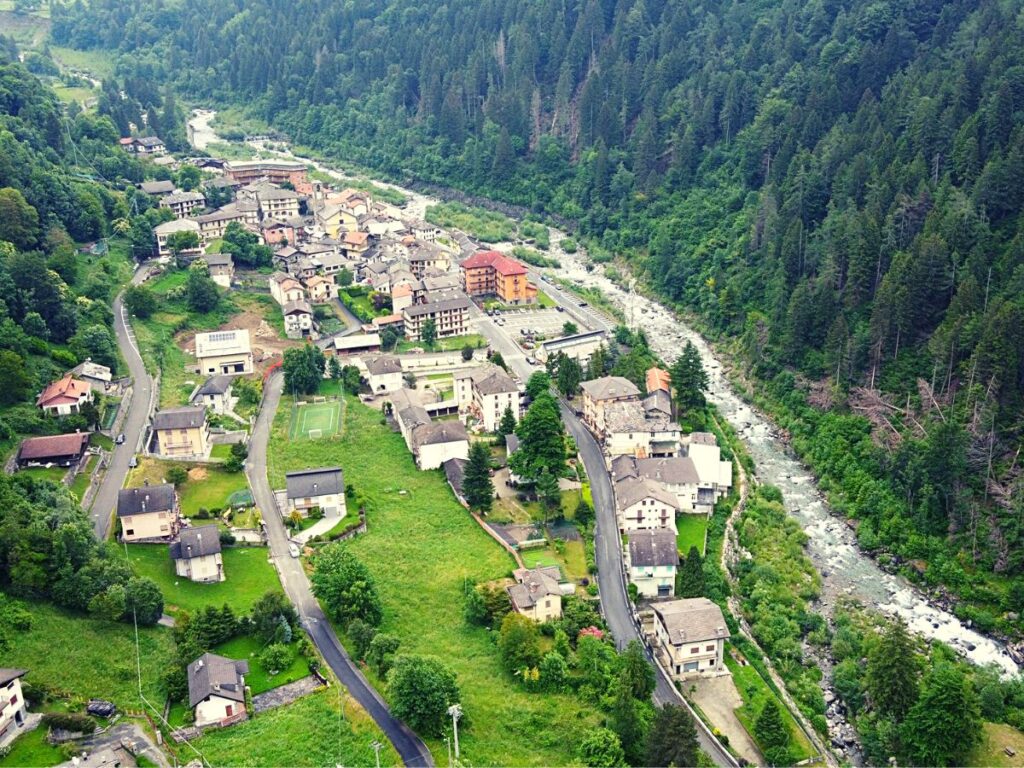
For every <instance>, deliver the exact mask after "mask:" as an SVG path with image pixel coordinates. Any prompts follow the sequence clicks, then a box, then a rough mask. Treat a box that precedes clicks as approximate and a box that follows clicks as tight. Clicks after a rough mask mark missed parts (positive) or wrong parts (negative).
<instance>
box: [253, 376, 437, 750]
mask: <svg viewBox="0 0 1024 768" xmlns="http://www.w3.org/2000/svg"><path fill="white" fill-rule="evenodd" d="M283 387H284V376H283V375H282V374H281V373H275V374H274V375H272V376H271V377H270V378H269V379H268V380H267V382H266V384H265V386H264V390H263V405H262V407H261V408H260V413H259V416H258V417H257V419H256V424H255V426H254V427H253V432H252V438H251V439H250V441H249V458H248V459H247V460H246V463H245V474H246V476H247V477H248V479H249V487H250V488H252V495H253V498H254V499H255V501H256V506H257V507H258V508H259V509H261V510H263V521H264V523H266V526H267V538H268V544H269V546H270V553H271V558H272V560H273V562H274V565H275V567H276V568H277V571H278V574H279V575H280V577H281V583H282V584H283V585H284V590H285V594H287V595H288V599H289V600H291V602H292V604H293V605H294V606H295V609H296V610H297V611H298V613H299V617H300V619H301V620H302V625H303V626H304V627H305V629H306V632H307V633H308V634H309V637H310V639H311V640H312V641H313V642H314V643H315V644H316V647H317V648H318V649H319V650H320V653H322V654H323V657H324V659H325V660H326V661H327V663H328V665H330V667H331V669H332V670H334V674H336V675H337V676H338V679H339V680H341V683H342V685H344V686H345V687H346V688H347V689H348V691H349V693H351V694H352V696H353V697H354V698H355V700H356V701H358V702H359V703H360V704H361V705H362V707H363V709H365V710H366V711H367V712H368V713H369V714H370V717H372V718H373V720H374V722H376V723H377V725H378V726H379V727H380V729H381V730H382V731H383V732H384V735H385V736H387V737H388V739H389V740H390V741H391V743H392V744H393V745H394V746H395V750H396V751H397V752H398V755H399V757H401V758H402V762H403V763H404V764H405V765H410V766H432V765H433V764H434V761H433V758H432V757H431V755H430V751H429V750H428V749H427V746H426V745H425V744H424V743H423V742H422V741H421V740H420V738H419V737H418V736H417V735H416V734H415V733H413V732H412V730H411V729H410V728H409V727H408V726H407V725H405V723H403V722H401V721H400V720H398V719H396V718H395V717H393V716H392V714H391V712H390V711H389V710H388V706H387V704H386V703H385V702H384V700H383V699H382V698H381V696H380V694H378V693H377V691H376V690H375V689H374V688H373V687H372V686H371V685H370V684H369V683H368V682H366V678H364V677H363V675H362V673H361V672H360V671H359V670H358V668H357V667H356V666H355V664H353V663H352V660H351V659H350V658H349V656H348V654H347V653H346V652H345V649H344V648H343V647H342V645H341V642H340V641H339V640H338V636H337V635H336V634H335V633H334V629H333V628H332V627H331V624H330V622H329V621H328V620H327V617H326V616H325V615H324V612H323V611H322V610H321V608H320V604H319V603H318V602H317V601H316V599H315V598H314V597H313V593H312V591H311V590H310V587H309V579H307V578H306V573H305V571H303V569H302V561H301V560H300V559H299V558H294V557H291V555H290V554H289V552H288V535H287V533H286V531H285V527H284V521H283V520H282V519H281V514H280V512H279V511H278V508H277V503H276V501H275V499H274V494H273V492H272V491H271V489H270V482H269V480H268V478H267V443H268V441H269V438H270V425H271V422H273V420H274V414H275V413H276V412H277V408H278V404H279V403H280V401H281V390H282V389H283Z"/></svg>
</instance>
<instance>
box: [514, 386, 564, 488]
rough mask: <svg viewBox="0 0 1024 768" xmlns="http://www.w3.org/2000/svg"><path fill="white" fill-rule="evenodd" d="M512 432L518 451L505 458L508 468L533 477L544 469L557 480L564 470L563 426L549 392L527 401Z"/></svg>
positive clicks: (520, 474)
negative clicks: (509, 457)
mask: <svg viewBox="0 0 1024 768" xmlns="http://www.w3.org/2000/svg"><path fill="white" fill-rule="evenodd" d="M516 435H517V436H518V437H519V450H518V451H516V452H515V453H513V454H512V458H511V459H510V460H509V466H510V467H511V468H512V471H513V472H515V473H516V474H517V475H519V476H520V477H523V478H526V479H527V480H536V479H538V478H539V477H540V474H541V472H542V471H545V470H546V471H547V472H548V474H549V475H551V476H552V477H553V478H554V479H555V480H556V481H557V479H558V478H559V477H561V476H562V474H563V473H564V471H565V425H564V424H562V417H561V415H560V414H559V412H558V405H557V404H556V403H555V399H554V398H553V397H552V396H551V395H550V394H548V393H547V392H545V393H543V394H541V395H539V396H538V397H537V398H536V399H535V400H534V401H533V402H532V403H531V404H530V407H529V408H528V409H527V410H526V414H525V415H524V416H523V418H522V419H521V420H520V422H519V424H518V425H517V426H516Z"/></svg>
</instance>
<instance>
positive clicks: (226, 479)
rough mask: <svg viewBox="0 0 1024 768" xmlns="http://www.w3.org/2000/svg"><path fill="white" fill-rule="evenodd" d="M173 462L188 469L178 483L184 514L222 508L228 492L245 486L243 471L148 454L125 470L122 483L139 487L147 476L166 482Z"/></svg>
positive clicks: (152, 479)
mask: <svg viewBox="0 0 1024 768" xmlns="http://www.w3.org/2000/svg"><path fill="white" fill-rule="evenodd" d="M175 465H177V466H183V467H185V468H186V469H188V473H189V474H188V479H187V480H186V481H185V482H184V483H182V484H181V485H180V486H178V499H179V502H180V504H181V512H182V514H183V515H185V516H186V517H193V516H195V514H196V513H197V512H198V511H199V510H200V509H201V508H202V509H222V508H223V507H224V506H226V505H227V502H228V498H229V497H230V496H231V494H233V493H236V492H238V491H244V490H247V489H248V488H249V484H248V482H247V481H246V479H245V473H243V472H228V471H226V470H224V469H221V468H220V467H216V466H212V465H209V464H204V465H201V466H194V467H193V466H191V465H189V464H187V463H181V462H174V461H161V460H159V459H153V458H149V457H144V458H142V459H139V466H137V467H135V469H133V470H131V472H129V473H128V480H127V482H126V483H125V487H127V488H140V487H142V486H143V485H144V484H145V483H146V481H147V480H148V481H149V484H150V485H159V484H160V483H163V482H166V480H165V478H166V477H167V470H168V469H170V468H171V467H172V466H175Z"/></svg>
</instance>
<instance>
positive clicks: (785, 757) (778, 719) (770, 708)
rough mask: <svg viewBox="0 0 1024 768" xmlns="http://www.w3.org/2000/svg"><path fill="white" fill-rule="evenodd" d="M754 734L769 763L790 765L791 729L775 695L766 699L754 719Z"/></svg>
mask: <svg viewBox="0 0 1024 768" xmlns="http://www.w3.org/2000/svg"><path fill="white" fill-rule="evenodd" d="M754 736H755V738H756V739H757V743H758V746H760V747H761V751H762V752H763V753H764V757H765V759H766V760H767V761H768V763H769V765H789V739H790V736H789V730H788V729H787V728H786V723H785V721H784V720H783V719H782V712H781V711H780V710H779V705H778V704H776V703H775V699H774V698H773V697H769V698H767V699H765V702H764V705H763V706H762V707H761V711H760V712H759V713H758V715H757V719H756V720H755V721H754Z"/></svg>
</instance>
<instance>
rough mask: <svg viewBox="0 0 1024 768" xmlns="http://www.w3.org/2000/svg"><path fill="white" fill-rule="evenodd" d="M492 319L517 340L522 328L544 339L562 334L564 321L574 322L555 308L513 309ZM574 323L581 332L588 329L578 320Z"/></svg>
mask: <svg viewBox="0 0 1024 768" xmlns="http://www.w3.org/2000/svg"><path fill="white" fill-rule="evenodd" d="M494 320H495V322H496V323H497V324H498V325H499V326H500V327H502V328H504V329H505V332H506V333H508V335H509V336H511V337H512V338H513V339H515V340H516V341H517V342H518V341H520V340H521V339H522V338H523V337H524V335H525V334H523V331H524V330H525V331H527V332H530V333H534V334H539V335H540V336H543V337H544V338H545V339H557V338H558V337H560V336H561V335H562V326H563V325H564V324H565V323H566V321H573V322H576V321H574V320H573V318H572V317H570V316H569V314H568V313H566V312H559V311H558V310H556V309H514V310H510V311H507V312H502V313H500V314H499V315H497V316H495V318H494ZM576 325H577V327H579V329H580V331H581V332H582V331H585V330H588V329H587V328H583V327H582V326H580V324H579V322H576Z"/></svg>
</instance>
